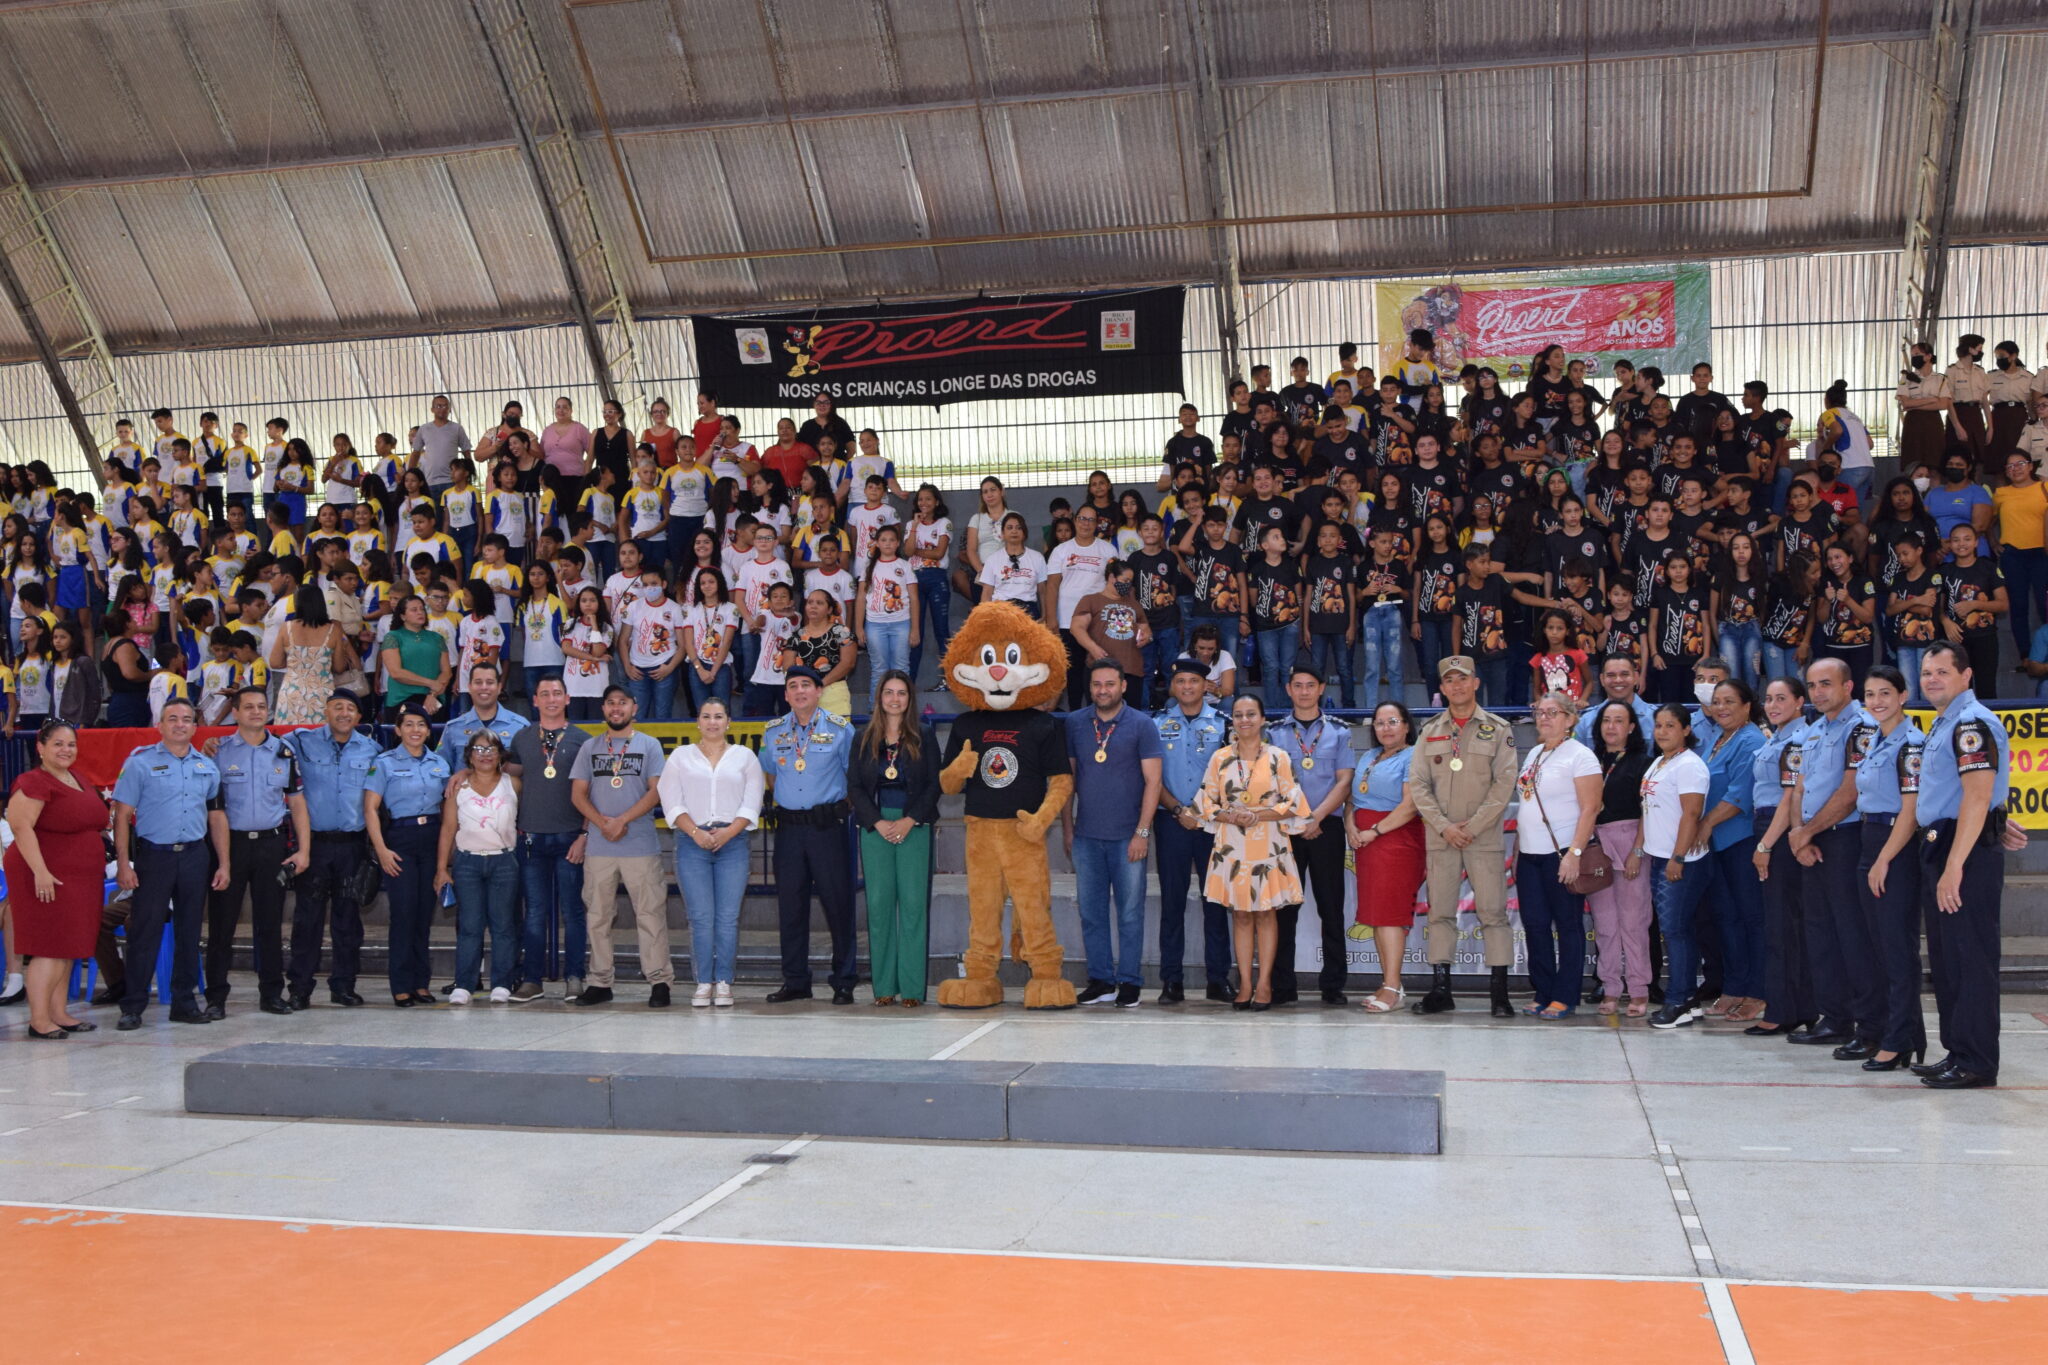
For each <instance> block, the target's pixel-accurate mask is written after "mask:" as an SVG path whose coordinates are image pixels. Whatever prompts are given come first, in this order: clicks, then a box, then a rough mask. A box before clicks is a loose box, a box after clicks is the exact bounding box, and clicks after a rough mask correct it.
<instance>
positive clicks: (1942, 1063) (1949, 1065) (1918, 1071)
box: [1906, 1057, 1956, 1076]
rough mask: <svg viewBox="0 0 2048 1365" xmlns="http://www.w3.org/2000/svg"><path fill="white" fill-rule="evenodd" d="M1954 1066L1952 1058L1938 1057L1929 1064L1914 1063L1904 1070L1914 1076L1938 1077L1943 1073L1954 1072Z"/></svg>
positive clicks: (1954, 1060)
mask: <svg viewBox="0 0 2048 1365" xmlns="http://www.w3.org/2000/svg"><path fill="white" fill-rule="evenodd" d="M1955 1064H1956V1059H1955V1058H1953V1057H1939V1058H1936V1059H1935V1060H1934V1061H1931V1062H1915V1063H1913V1065H1911V1066H1909V1067H1907V1068H1906V1069H1907V1070H1908V1071H1910V1072H1912V1073H1913V1074H1914V1075H1915V1076H1939V1075H1940V1074H1941V1073H1942V1072H1944V1071H1952V1070H1954V1069H1955Z"/></svg>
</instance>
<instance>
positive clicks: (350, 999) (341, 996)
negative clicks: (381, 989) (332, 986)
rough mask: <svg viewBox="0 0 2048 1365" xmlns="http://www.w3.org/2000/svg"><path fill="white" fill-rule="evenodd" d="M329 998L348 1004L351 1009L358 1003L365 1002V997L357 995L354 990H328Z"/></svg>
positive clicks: (335, 1001) (340, 1003)
mask: <svg viewBox="0 0 2048 1365" xmlns="http://www.w3.org/2000/svg"><path fill="white" fill-rule="evenodd" d="M327 998H328V999H329V1000H332V1001H333V1002H334V1003H335V1004H337V1005H346V1006H348V1007H349V1008H350V1009H354V1008H355V1007H356V1006H357V1005H360V1004H363V1003H364V1001H363V997H361V996H360V995H357V994H356V993H355V992H354V991H336V990H330V991H328V992H327Z"/></svg>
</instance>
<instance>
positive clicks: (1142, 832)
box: [1138, 825, 1152, 839]
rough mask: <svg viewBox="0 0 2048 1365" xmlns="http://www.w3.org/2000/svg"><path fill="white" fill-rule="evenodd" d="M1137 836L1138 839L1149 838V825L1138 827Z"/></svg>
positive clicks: (1150, 833) (1150, 829) (1150, 831)
mask: <svg viewBox="0 0 2048 1365" xmlns="http://www.w3.org/2000/svg"><path fill="white" fill-rule="evenodd" d="M1138 837H1139V838H1140V839H1149V838H1151V837H1152V827H1151V826H1150V825H1146V826H1143V827H1141V828H1140V829H1139V830H1138Z"/></svg>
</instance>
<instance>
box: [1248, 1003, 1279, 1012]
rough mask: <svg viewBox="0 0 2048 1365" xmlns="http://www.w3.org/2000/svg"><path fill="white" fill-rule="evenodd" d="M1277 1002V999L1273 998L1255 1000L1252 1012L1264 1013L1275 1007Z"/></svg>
mask: <svg viewBox="0 0 2048 1365" xmlns="http://www.w3.org/2000/svg"><path fill="white" fill-rule="evenodd" d="M1277 1003H1278V1002H1277V1001H1273V1000H1254V1001H1252V1013H1253V1014H1264V1013H1265V1012H1266V1011H1267V1010H1269V1009H1271V1008H1273V1006H1274V1005H1275V1004H1277Z"/></svg>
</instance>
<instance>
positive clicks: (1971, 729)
mask: <svg viewBox="0 0 2048 1365" xmlns="http://www.w3.org/2000/svg"><path fill="white" fill-rule="evenodd" d="M1997 754H1998V749H1997V747H1996V746H1995V745H1994V744H1993V743H1992V741H1991V730H1990V727H1989V726H1987V725H1986V724H1985V723H1984V722H1983V721H1981V720H1972V721H1965V722H1964V723H1963V724H1961V725H1958V726H1957V727H1956V771H1957V772H1959V773H1974V772H1982V771H1984V770H1985V769H1987V768H1990V767H1992V766H1993V761H1994V759H1995V758H1996V757H1997Z"/></svg>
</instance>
